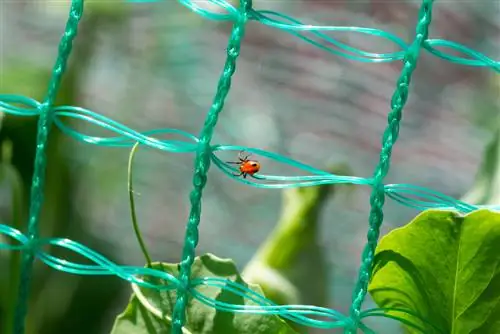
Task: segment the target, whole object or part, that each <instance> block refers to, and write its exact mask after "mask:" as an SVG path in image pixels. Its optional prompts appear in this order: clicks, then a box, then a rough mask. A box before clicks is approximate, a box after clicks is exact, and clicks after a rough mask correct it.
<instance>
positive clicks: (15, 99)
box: [0, 0, 500, 333]
mask: <svg viewBox="0 0 500 334" xmlns="http://www.w3.org/2000/svg"><path fill="white" fill-rule="evenodd" d="M180 3H182V4H183V5H185V6H186V7H187V8H188V9H190V10H192V11H193V12H195V13H196V14H198V15H200V16H202V17H204V18H206V19H210V20H217V21H231V22H232V23H233V27H232V30H231V33H230V38H229V42H228V44H227V49H226V51H227V54H226V61H225V64H224V68H223V70H222V74H221V76H220V79H219V82H218V86H217V89H216V94H215V97H214V98H213V104H212V106H211V107H210V110H209V112H208V114H207V116H206V120H205V124H204V126H203V128H202V129H201V131H200V134H199V135H193V134H190V133H187V132H185V131H181V130H177V129H160V130H153V131H148V132H138V131H135V130H133V129H131V128H129V127H127V126H125V125H123V124H120V123H118V122H116V121H113V120H112V119H110V118H108V117H104V116H102V115H99V114H97V113H94V112H92V111H90V110H86V109H84V108H80V107H72V106H55V105H54V100H55V97H56V95H57V93H58V91H59V88H60V84H61V79H62V77H63V74H64V72H65V69H66V66H67V62H68V59H69V57H70V54H71V50H72V46H73V42H74V40H75V38H76V35H77V32H78V24H79V21H80V19H81V18H82V15H83V7H84V1H83V0H80V1H78V0H74V1H73V2H72V5H71V10H70V14H69V19H68V22H67V25H66V29H65V32H64V35H63V37H62V39H61V42H60V45H59V50H58V51H59V52H58V56H57V59H56V63H55V65H54V68H53V73H52V77H51V79H50V82H49V88H48V92H47V94H46V98H45V99H44V100H43V101H41V102H40V101H36V100H33V99H31V98H29V97H24V96H17V95H5V94H3V95H0V107H1V109H2V111H3V112H5V113H8V114H13V115H19V116H38V117H39V123H38V133H37V146H36V159H35V169H34V174H33V181H32V188H31V196H30V210H29V223H28V231H27V232H26V233H25V234H24V233H22V232H21V231H19V230H17V229H14V228H12V227H10V226H8V225H0V233H2V234H5V235H7V236H9V237H11V238H13V239H14V240H16V241H17V242H18V244H17V245H14V246H12V245H10V244H1V245H0V247H1V248H6V249H9V250H13V251H22V254H23V262H22V263H23V265H22V271H21V273H22V277H21V280H20V282H21V285H20V287H19V295H18V305H17V309H16V315H15V326H16V327H15V329H14V331H15V333H23V332H24V318H25V315H26V312H27V299H28V294H29V285H30V278H31V274H32V268H33V262H34V261H35V259H39V260H41V261H43V262H44V263H45V264H47V265H48V266H50V267H52V268H54V269H56V270H61V271H66V272H69V273H74V274H81V275H105V274H107V275H116V276H118V277H120V278H122V279H124V280H127V281H129V282H132V283H135V284H137V285H139V286H143V287H147V288H151V289H157V290H162V289H168V290H172V289H176V290H177V293H178V298H177V302H176V305H175V308H174V312H173V315H172V316H173V324H172V330H173V332H174V333H181V328H182V326H183V325H184V323H185V320H186V319H185V309H186V302H187V298H188V296H189V295H190V294H192V296H193V297H194V298H198V299H199V300H201V301H204V302H205V303H207V304H208V305H211V306H212V307H215V308H217V309H220V310H225V311H228V312H250V313H252V312H256V313H257V312H260V313H262V312H264V313H268V314H279V315H280V316H281V317H283V318H285V319H288V320H291V321H294V322H296V323H299V324H303V325H308V326H311V327H317V328H325V329H328V328H345V330H346V331H347V332H348V333H354V332H356V331H357V329H358V328H361V329H362V330H367V329H366V327H364V325H363V323H362V320H363V319H364V318H365V317H368V316H370V312H367V311H363V310H362V303H363V301H364V300H365V297H366V294H367V287H368V282H369V280H370V271H371V267H372V263H373V257H374V251H375V247H376V245H377V240H378V237H379V233H380V228H381V225H382V222H383V218H384V215H383V207H384V203H385V200H386V198H389V199H391V200H394V201H396V202H399V203H401V204H403V205H406V206H410V207H413V208H417V209H419V210H422V209H428V208H442V209H452V210H457V211H459V212H461V213H468V212H472V211H474V210H476V209H478V206H475V205H471V204H468V203H464V202H462V201H458V200H456V199H454V198H451V197H449V196H446V195H443V194H441V193H438V192H435V191H432V190H429V189H425V188H422V187H418V186H413V185H408V184H385V183H384V179H385V176H386V175H387V173H388V171H389V168H390V162H391V154H392V149H393V146H394V144H395V143H396V141H397V139H398V135H399V128H400V122H401V119H402V115H403V109H404V107H405V104H406V102H407V99H408V94H409V87H410V83H411V78H412V74H413V72H414V70H415V68H416V66H417V62H418V61H419V55H420V53H421V52H422V51H424V52H429V53H430V54H432V55H434V56H436V57H439V58H442V59H444V60H447V61H449V62H452V63H456V64H460V65H464V66H475V67H489V68H491V69H492V70H493V71H496V72H499V71H500V63H499V62H498V61H494V60H492V59H490V58H488V57H487V56H485V55H483V54H481V53H479V52H477V51H474V50H471V49H469V48H467V47H465V46H462V45H459V44H457V43H454V42H450V41H447V40H440V39H430V38H429V36H428V35H429V27H430V24H431V21H432V5H433V1H431V0H424V1H423V2H422V5H421V8H420V11H419V15H418V22H417V25H416V28H415V36H414V40H413V41H412V43H410V44H407V43H406V42H404V41H403V40H402V39H400V38H398V37H396V36H395V35H392V34H390V33H387V32H384V31H381V30H377V29H371V28H356V27H338V26H314V25H308V24H304V23H302V22H301V21H299V20H296V19H294V18H292V17H289V16H287V15H285V14H281V13H277V12H274V11H270V10H258V9H255V8H253V6H252V1H251V0H241V1H240V4H239V7H235V6H233V5H232V4H230V3H229V2H226V1H222V0H211V1H210V3H211V4H212V5H214V6H216V7H218V10H210V9H207V7H205V6H201V5H199V4H197V2H191V1H186V0H181V1H180ZM252 21H254V22H257V23H259V24H262V25H264V26H267V27H268V28H269V29H271V28H273V29H279V30H282V31H283V32H286V33H289V34H291V35H293V36H295V37H297V38H300V39H302V40H303V41H305V42H307V43H310V44H312V45H313V46H315V47H317V48H319V49H322V50H323V51H325V52H329V53H332V54H333V55H336V56H343V57H346V58H349V59H351V60H355V61H360V62H392V61H400V62H401V63H402V70H401V73H400V76H399V78H398V80H397V83H396V88H395V91H394V94H393V96H392V100H391V105H390V109H391V111H390V113H389V115H388V124H387V128H386V129H385V131H384V133H383V137H382V148H381V151H380V157H379V162H378V164H377V166H376V169H375V171H374V172H373V176H372V177H370V178H361V177H352V176H342V175H333V174H331V173H328V172H325V171H322V170H318V169H316V168H313V167H310V166H308V165H305V164H303V163H300V162H298V161H295V160H292V159H289V158H287V157H285V156H282V155H279V154H275V153H271V152H267V151H264V150H261V149H257V148H250V147H240V146H234V145H215V144H213V143H212V137H213V135H214V131H216V124H217V121H218V119H219V116H220V114H221V112H222V111H223V109H224V103H225V101H226V98H227V96H228V94H229V92H230V88H231V80H232V77H233V75H234V74H235V72H236V71H237V64H238V57H239V56H240V49H241V45H242V43H243V40H244V35H245V28H246V25H247V24H249V23H250V22H252ZM331 31H355V32H358V33H361V34H367V35H373V36H377V37H381V38H384V39H386V40H389V41H391V42H393V43H394V44H395V45H397V46H398V47H399V48H400V49H401V51H398V52H393V53H372V52H367V51H363V50H360V49H357V48H353V47H351V46H349V45H347V44H345V43H342V42H340V41H338V40H335V39H333V38H331V37H329V36H328V35H327V34H326V32H331ZM76 42H77V41H76ZM439 48H448V49H454V50H456V51H458V52H459V53H461V54H463V56H456V55H452V54H451V53H447V52H445V51H440V49H439ZM64 118H73V119H79V120H83V121H86V122H89V123H91V124H94V125H97V126H100V127H103V128H105V129H107V130H110V131H112V132H115V133H116V134H117V136H116V137H109V138H102V137H95V136H89V135H85V134H83V133H79V132H77V131H75V130H74V129H72V128H71V127H68V126H67V125H66V124H65V123H64V121H63V120H64ZM52 125H55V126H57V127H58V128H59V129H60V130H61V131H62V132H63V133H65V134H66V135H68V136H71V137H73V138H75V139H77V140H80V141H83V142H87V143H91V144H97V145H102V146H108V147H130V146H132V145H134V144H135V143H136V142H139V143H140V144H142V145H145V146H149V147H151V148H155V149H158V150H162V151H166V152H175V153H188V152H191V153H193V152H194V153H195V154H196V155H195V161H194V172H193V189H192V192H191V194H190V201H191V211H190V214H189V220H188V222H187V226H186V235H185V240H184V247H183V254H182V259H181V261H180V265H181V266H180V268H181V270H180V275H179V277H172V276H168V275H167V274H165V273H164V272H160V271H155V270H152V269H147V268H139V267H137V268H136V267H129V266H123V267H122V266H118V265H117V264H115V263H112V262H111V261H109V260H107V259H106V258H104V257H102V256H101V255H99V254H97V253H96V252H94V251H92V250H91V249H89V248H87V247H85V246H84V245H81V244H79V243H77V242H75V241H71V240H67V239H57V238H55V239H41V238H40V237H39V217H40V212H41V209H42V205H43V189H44V181H45V173H46V163H47V161H46V145H47V139H48V135H49V132H50V129H51V126H52ZM158 134H163V135H164V134H169V135H174V136H178V137H180V138H182V140H173V139H172V140H163V139H161V140H160V139H157V138H156V135H158ZM240 150H245V151H247V152H250V153H253V154H255V155H258V156H262V157H266V158H269V159H272V160H275V161H277V162H280V163H283V164H288V165H290V166H293V167H296V168H298V169H300V170H302V171H303V172H304V173H308V174H311V175H307V176H294V177H290V176H272V175H256V180H253V179H248V178H247V179H241V178H240V179H235V180H237V181H239V182H242V183H244V184H247V185H249V186H257V187H261V188H290V187H307V186H314V185H320V184H355V185H364V186H369V187H371V189H372V192H371V197H370V205H371V210H370V215H369V217H368V222H369V228H368V233H367V242H366V246H365V249H364V252H363V256H362V259H361V266H360V269H359V276H358V281H357V284H356V286H355V288H354V291H353V297H352V305H351V307H350V312H349V314H348V315H344V314H341V313H340V312H337V311H335V310H331V309H327V308H323V307H317V306H307V305H298V306H290V305H285V306H277V305H273V304H272V303H271V302H270V301H269V300H267V299H265V298H264V297H263V296H258V295H255V294H252V292H251V291H250V290H248V289H246V288H244V287H243V286H239V285H237V284H235V283H232V282H228V283H227V284H228V286H230V287H231V288H232V290H233V292H235V293H238V294H241V295H242V296H244V297H245V298H249V299H252V300H254V301H255V302H257V303H258V304H259V305H260V306H258V307H254V308H248V307H247V308H245V307H241V306H239V305H229V304H224V303H220V302H218V301H216V300H212V299H210V298H207V297H205V296H203V295H201V294H200V293H199V292H196V290H195V288H196V286H198V285H203V284H205V285H217V284H220V282H218V281H217V280H216V279H210V278H207V279H205V280H197V281H190V279H189V277H190V270H191V269H190V268H191V265H192V263H193V261H194V257H195V249H196V246H197V245H198V233H199V232H198V229H199V224H200V216H201V210H202V194H203V190H204V187H205V185H206V182H207V173H208V170H209V168H210V167H211V165H214V166H216V167H218V168H219V169H220V170H221V171H222V172H224V173H225V174H227V175H228V176H230V177H233V172H234V171H233V169H232V166H230V165H227V164H226V163H225V162H224V161H222V160H221V159H220V158H219V157H218V156H217V152H221V151H240ZM490 208H491V207H490ZM45 245H54V246H59V247H64V248H66V249H69V250H72V251H74V252H77V253H79V254H81V255H83V256H85V257H87V258H88V259H89V260H91V261H93V262H95V265H81V264H77V263H72V262H69V261H65V260H64V259H60V258H57V257H54V256H53V255H50V254H48V253H45V252H44V251H43V249H42V247H43V246H45ZM140 276H156V277H161V278H163V279H165V280H168V281H169V282H171V284H170V285H168V286H154V285H151V284H150V283H146V282H145V281H143V280H142V279H141V278H140ZM317 317H320V318H321V319H324V320H318V319H317Z"/></svg>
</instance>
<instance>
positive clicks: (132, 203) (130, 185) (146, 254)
mask: <svg viewBox="0 0 500 334" xmlns="http://www.w3.org/2000/svg"><path fill="white" fill-rule="evenodd" d="M138 147H139V142H137V143H136V144H135V145H134V146H133V147H132V150H131V151H130V155H129V158H128V196H129V199H130V216H131V218H132V226H133V227H134V232H135V236H136V237H137V241H138V242H139V246H140V247H141V250H142V253H143V254H144V257H145V258H146V262H147V265H148V267H149V268H151V267H152V265H151V262H152V261H151V257H150V256H149V252H148V250H147V249H146V244H145V243H144V239H143V238H142V234H141V231H140V229H139V224H137V216H136V213H135V201H134V189H133V183H132V171H133V162H134V156H135V152H136V151H137V148H138Z"/></svg>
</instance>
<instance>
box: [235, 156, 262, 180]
mask: <svg viewBox="0 0 500 334" xmlns="http://www.w3.org/2000/svg"><path fill="white" fill-rule="evenodd" d="M249 157H250V154H249V155H246V156H242V152H240V153H239V154H238V158H239V160H240V161H228V162H227V163H228V164H235V165H240V167H239V170H240V173H239V174H234V175H235V176H243V178H246V177H247V175H250V176H253V175H254V174H255V173H257V172H258V171H259V170H260V163H259V162H258V161H256V160H249V159H248V158H249Z"/></svg>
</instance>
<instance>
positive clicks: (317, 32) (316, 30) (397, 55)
mask: <svg viewBox="0 0 500 334" xmlns="http://www.w3.org/2000/svg"><path fill="white" fill-rule="evenodd" d="M128 1H129V2H143V3H144V2H158V1H159V0H128ZM179 2H180V3H181V4H183V5H184V6H186V7H187V8H189V9H190V10H191V11H193V12H195V13H196V14H198V15H200V16H202V17H204V18H206V19H209V20H214V21H233V20H237V18H238V10H237V9H236V8H234V7H233V6H232V5H231V4H230V3H228V2H227V1H224V0H207V1H206V2H204V3H207V4H210V5H211V6H212V7H213V5H216V6H218V7H219V9H220V10H222V13H221V12H220V11H216V10H215V9H214V10H212V11H210V10H208V9H206V8H203V7H201V6H200V5H199V4H198V3H196V2H192V1H188V0H179ZM207 7H208V6H207ZM248 16H249V20H252V21H256V22H259V23H261V24H263V25H266V26H268V27H271V28H275V29H278V30H281V31H283V32H286V33H289V34H292V35H294V36H297V37H298V38H300V39H301V40H303V41H304V42H306V43H309V44H312V45H313V46H315V47H318V48H320V49H322V50H324V51H326V52H328V53H331V54H334V55H337V56H341V57H345V58H347V59H350V60H354V61H359V62H364V63H380V62H393V61H400V60H403V58H404V56H405V53H406V52H407V51H408V49H409V48H410V45H408V44H407V43H406V42H405V41H403V40H402V39H401V38H399V37H397V36H396V35H394V34H391V33H389V32H386V31H383V30H380V29H373V28H364V27H348V26H347V27H346V26H323V25H313V24H305V23H302V22H301V21H299V20H297V19H295V18H292V17H290V16H288V15H286V14H283V13H278V12H275V11H271V10H256V9H251V10H250V11H249V13H248ZM324 32H350V33H358V34H364V35H370V36H374V37H379V38H383V39H386V40H388V41H390V42H392V43H394V44H395V45H396V46H398V47H399V48H400V49H401V51H397V52H392V53H375V52H367V51H364V50H361V49H357V48H355V47H352V46H350V45H348V44H345V43H342V42H340V41H338V40H336V39H334V38H332V37H330V36H328V35H326V34H325V33H324ZM307 33H309V34H310V35H311V37H314V39H313V38H310V37H307V36H306V34H307ZM422 48H423V49H424V50H426V51H427V52H429V53H430V54H432V55H434V56H436V57H438V58H441V59H443V60H446V61H449V62H452V63H455V64H461V65H465V66H474V67H489V68H491V69H492V70H494V71H496V72H500V61H498V60H497V61H495V60H493V59H491V58H489V57H487V56H486V55H484V54H482V53H480V52H477V51H475V50H472V49H470V48H468V47H466V46H464V45H461V44H458V43H455V42H452V41H447V40H443V39H425V40H424V41H423V42H422ZM438 48H446V49H450V50H454V51H458V52H460V53H462V54H464V56H466V57H469V58H465V57H459V56H455V55H453V54H452V53H447V52H444V51H441V50H439V49H438Z"/></svg>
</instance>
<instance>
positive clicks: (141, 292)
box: [111, 254, 295, 334]
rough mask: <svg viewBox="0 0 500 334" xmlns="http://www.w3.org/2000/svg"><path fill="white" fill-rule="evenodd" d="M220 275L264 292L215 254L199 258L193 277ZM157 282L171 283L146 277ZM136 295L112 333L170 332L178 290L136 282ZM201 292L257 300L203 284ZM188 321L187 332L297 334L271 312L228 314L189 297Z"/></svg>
mask: <svg viewBox="0 0 500 334" xmlns="http://www.w3.org/2000/svg"><path fill="white" fill-rule="evenodd" d="M152 266H153V268H155V269H158V270H162V271H165V272H168V273H170V274H172V275H174V276H178V275H179V270H178V265H177V264H170V263H154V264H153V265H152ZM202 277H219V278H225V279H229V280H231V281H232V282H237V283H239V284H243V285H245V286H247V287H248V288H250V289H251V290H253V291H255V292H256V293H259V294H261V295H262V294H263V293H262V290H261V289H260V288H259V287H258V286H257V285H250V284H245V283H244V282H243V279H242V278H241V276H240V274H239V273H238V270H237V268H236V266H235V264H234V262H232V261H231V260H227V259H220V258H217V257H215V256H214V255H211V254H206V255H202V256H200V257H196V259H195V261H194V264H193V267H192V272H191V279H196V278H202ZM145 280H147V281H149V282H153V281H154V282H155V283H156V284H168V282H166V281H164V280H161V279H150V278H145ZM132 288H133V291H134V293H133V295H132V298H131V299H130V302H129V304H128V306H127V308H126V309H125V311H124V313H122V314H121V315H119V316H118V317H117V318H116V321H115V325H114V327H113V329H112V331H111V333H112V334H132V333H133V334H144V333H148V334H151V333H155V334H156V333H157V334H159V333H161V334H168V333H170V332H171V331H170V325H171V314H172V310H173V307H174V305H175V301H176V292H175V290H174V291H162V292H157V291H154V290H151V289H146V288H140V287H138V286H137V285H132ZM196 289H197V291H199V292H201V293H203V294H204V295H205V296H207V297H209V298H213V299H216V300H217V301H219V302H225V303H229V304H236V305H255V303H253V302H251V301H249V300H246V299H244V298H242V297H239V296H237V295H235V294H233V293H230V292H227V291H225V290H223V289H221V288H215V287H209V286H200V287H197V288H196ZM186 319H187V323H186V326H185V328H184V332H183V333H185V334H202V333H203V334H219V333H221V334H233V333H234V334H236V333H238V334H295V332H294V331H293V330H292V328H291V327H289V326H288V325H287V324H286V323H285V322H284V321H283V320H282V319H281V318H279V317H277V316H271V315H258V314H242V313H228V312H221V311H217V310H216V309H214V308H211V307H208V306H206V305H205V304H203V303H201V302H199V301H198V300H196V299H194V298H192V297H189V299H188V304H187V318H186Z"/></svg>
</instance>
